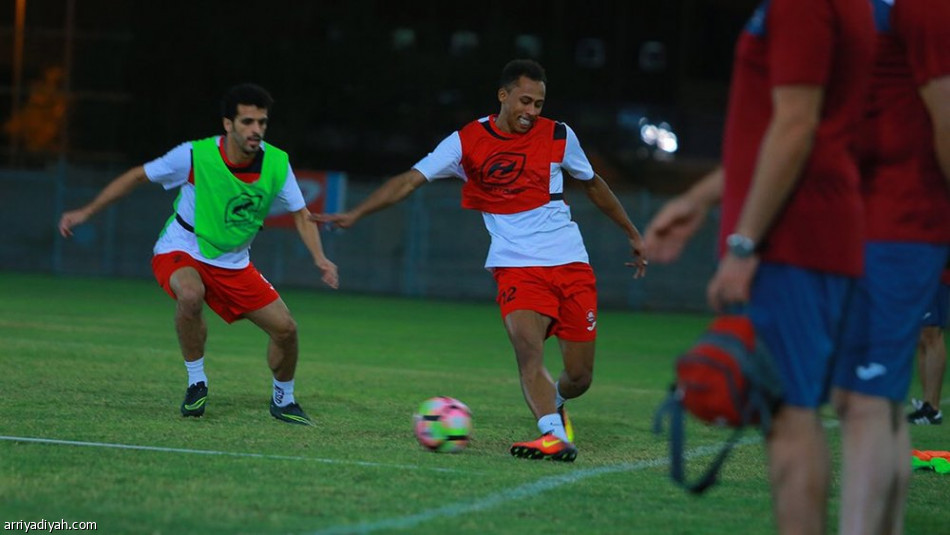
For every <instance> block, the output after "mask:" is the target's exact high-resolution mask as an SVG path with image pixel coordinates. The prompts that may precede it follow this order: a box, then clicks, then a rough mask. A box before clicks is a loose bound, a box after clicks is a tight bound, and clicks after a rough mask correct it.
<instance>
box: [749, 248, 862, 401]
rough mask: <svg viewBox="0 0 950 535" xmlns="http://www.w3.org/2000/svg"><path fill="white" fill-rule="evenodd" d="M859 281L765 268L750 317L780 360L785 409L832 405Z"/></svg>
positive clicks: (758, 273) (754, 290)
mask: <svg viewBox="0 0 950 535" xmlns="http://www.w3.org/2000/svg"><path fill="white" fill-rule="evenodd" d="M855 282H856V279H855V278H853V277H846V276H843V275H835V274H831V273H823V272H819V271H814V270H810V269H804V268H799V267H795V266H789V265H784V264H772V263H767V262H763V263H761V264H760V265H759V268H758V270H757V271H756V275H755V279H754V280H753V282H752V295H751V299H750V301H749V307H748V312H749V317H750V318H751V319H752V324H753V325H755V330H756V334H757V335H758V336H759V338H760V339H761V340H762V342H763V343H764V344H765V347H767V348H768V350H769V352H770V353H771V354H772V358H774V359H775V364H776V366H777V367H778V370H779V374H780V375H781V377H782V386H783V388H784V389H785V403H788V404H789V405H794V406H797V407H805V408H817V407H818V406H819V405H821V404H823V403H824V402H825V401H827V399H828V385H829V384H830V381H831V370H832V366H833V359H834V357H835V351H836V349H837V345H838V339H839V335H840V333H841V323H842V320H843V317H844V308H845V303H846V302H847V300H848V298H849V295H850V294H851V289H852V288H853V287H854V285H855Z"/></svg>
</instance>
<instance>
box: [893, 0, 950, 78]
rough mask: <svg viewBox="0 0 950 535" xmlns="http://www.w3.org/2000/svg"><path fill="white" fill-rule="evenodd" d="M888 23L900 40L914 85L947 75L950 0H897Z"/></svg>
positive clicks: (949, 56) (948, 67)
mask: <svg viewBox="0 0 950 535" xmlns="http://www.w3.org/2000/svg"><path fill="white" fill-rule="evenodd" d="M891 24H893V25H894V31H895V33H897V35H899V36H900V38H901V39H902V40H903V41H904V46H905V47H906V48H907V60H908V62H909V63H910V69H911V72H912V73H913V75H914V81H915V82H916V83H917V85H918V86H922V85H924V84H926V83H927V82H929V81H930V80H933V79H934V78H939V77H941V76H946V75H950V1H947V0H897V1H896V2H894V8H893V11H892V12H891Z"/></svg>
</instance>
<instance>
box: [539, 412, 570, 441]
mask: <svg viewBox="0 0 950 535" xmlns="http://www.w3.org/2000/svg"><path fill="white" fill-rule="evenodd" d="M538 429H539V430H541V434H548V433H551V434H552V435H554V436H556V437H557V438H559V439H561V440H563V441H564V442H569V441H568V440H567V433H566V432H565V431H564V422H562V421H561V415H560V414H558V413H556V412H555V413H554V414H545V415H544V416H542V417H541V419H540V420H538Z"/></svg>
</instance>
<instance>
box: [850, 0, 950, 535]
mask: <svg viewBox="0 0 950 535" xmlns="http://www.w3.org/2000/svg"><path fill="white" fill-rule="evenodd" d="M872 3H873V6H874V14H875V25H876V28H877V52H876V56H875V58H876V59H875V64H874V71H873V77H872V83H871V92H870V99H869V102H868V108H867V111H866V116H865V120H864V121H863V123H862V125H861V128H860V134H859V137H858V145H857V146H858V153H859V155H860V158H861V167H862V180H863V182H862V193H863V197H864V200H865V205H866V210H867V216H866V221H867V233H868V239H867V243H866V246H865V272H864V275H863V276H862V278H861V281H860V283H859V285H858V287H857V291H856V292H855V302H854V304H853V309H852V311H850V312H849V316H853V317H849V329H848V331H847V332H846V333H845V335H844V336H843V351H842V355H841V359H840V360H839V362H838V363H837V366H836V369H835V377H834V386H835V388H836V390H835V394H834V399H835V405H836V406H837V409H838V413H839V414H841V415H842V416H844V417H843V418H842V442H843V449H844V451H845V452H846V455H845V456H844V459H843V461H844V466H843V476H842V477H843V480H844V483H843V488H844V492H843V494H842V501H841V514H840V516H839V519H840V527H839V532H840V533H843V534H849V533H853V534H861V533H901V532H903V512H904V502H905V500H906V495H907V488H908V483H909V479H910V465H909V464H908V462H907V459H908V458H909V457H910V449H911V448H910V435H909V433H908V427H907V420H906V417H905V415H904V414H903V411H902V405H903V402H904V400H905V399H906V397H907V392H908V388H909V386H910V380H911V377H912V370H913V362H914V350H915V347H916V344H917V341H918V339H919V336H920V332H921V318H923V317H924V315H925V313H926V312H927V310H928V307H929V306H930V305H931V303H932V302H933V300H934V297H935V295H937V292H938V290H939V286H940V273H941V271H942V270H943V269H944V266H945V265H946V262H947V256H948V254H950V188H948V184H950V182H948V177H950V175H948V174H945V173H946V172H947V171H948V170H950V168H948V165H947V164H948V163H950V145H948V144H950V139H948V136H947V134H946V128H947V127H948V125H950V116H947V115H946V114H947V111H948V110H950V103H947V101H946V99H947V96H948V95H950V92H948V88H950V4H948V3H947V2H932V1H927V0H873V2H872ZM941 132H943V133H941ZM941 167H943V169H941ZM852 319H853V321H852ZM868 466H874V467H875V469H874V470H868V469H867V467H868Z"/></svg>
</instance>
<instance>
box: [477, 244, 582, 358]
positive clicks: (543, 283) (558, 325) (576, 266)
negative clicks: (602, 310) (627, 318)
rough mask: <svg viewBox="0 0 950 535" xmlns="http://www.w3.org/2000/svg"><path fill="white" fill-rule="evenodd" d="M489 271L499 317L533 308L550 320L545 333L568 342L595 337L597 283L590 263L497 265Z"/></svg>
mask: <svg viewBox="0 0 950 535" xmlns="http://www.w3.org/2000/svg"><path fill="white" fill-rule="evenodd" d="M492 274H493V275H494V276H495V282H496V283H497V284H498V297H497V299H496V301H498V306H499V307H500V308H501V317H502V319H504V318H505V316H507V315H508V314H510V313H512V312H514V311H515V310H533V311H535V312H537V313H539V314H544V315H545V316H548V317H549V318H551V319H552V320H554V321H552V322H551V326H550V327H549V328H548V333H547V335H548V336H552V335H554V336H557V337H558V338H560V339H562V340H567V341H570V342H590V341H592V340H594V339H595V338H596V337H597V330H596V328H597V283H596V280H595V279H594V270H592V269H591V267H590V265H588V264H584V263H582V262H575V263H573V264H566V265H563V266H551V267H499V268H494V269H492Z"/></svg>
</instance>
